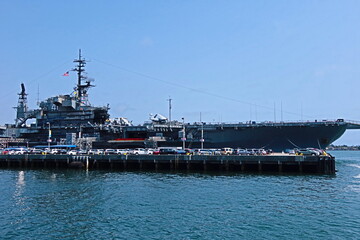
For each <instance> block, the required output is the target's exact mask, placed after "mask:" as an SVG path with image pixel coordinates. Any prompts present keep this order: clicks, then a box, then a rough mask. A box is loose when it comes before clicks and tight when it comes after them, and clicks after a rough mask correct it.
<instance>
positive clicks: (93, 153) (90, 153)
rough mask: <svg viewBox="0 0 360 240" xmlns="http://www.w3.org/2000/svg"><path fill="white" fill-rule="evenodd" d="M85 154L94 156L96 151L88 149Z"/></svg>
mask: <svg viewBox="0 0 360 240" xmlns="http://www.w3.org/2000/svg"><path fill="white" fill-rule="evenodd" d="M87 154H89V155H95V154H96V149H90V150H89V151H88V152H87Z"/></svg>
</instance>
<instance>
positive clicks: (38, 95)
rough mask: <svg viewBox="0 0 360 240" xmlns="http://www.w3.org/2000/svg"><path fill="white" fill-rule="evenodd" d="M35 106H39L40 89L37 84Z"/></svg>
mask: <svg viewBox="0 0 360 240" xmlns="http://www.w3.org/2000/svg"><path fill="white" fill-rule="evenodd" d="M36 105H38V106H39V105H40V87H39V84H38V89H37V99H36Z"/></svg>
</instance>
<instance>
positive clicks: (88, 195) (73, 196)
mask: <svg viewBox="0 0 360 240" xmlns="http://www.w3.org/2000/svg"><path fill="white" fill-rule="evenodd" d="M332 154H333V155H334V156H335V157H336V168H337V170H338V172H337V173H336V175H335V176H327V175H287V174H283V175H276V174H275V175H274V174H262V175H258V174H242V173H239V174H237V173H236V174H227V175H217V174H204V173H169V172H121V171H85V170H14V169H13V170H8V169H2V170H0V202H1V204H0V212H1V218H0V238H1V239H360V152H350V151H349V152H347V151H343V152H341V151H334V152H332Z"/></svg>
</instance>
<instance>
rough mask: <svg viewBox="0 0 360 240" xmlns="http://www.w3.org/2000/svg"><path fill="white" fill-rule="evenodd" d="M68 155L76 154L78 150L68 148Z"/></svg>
mask: <svg viewBox="0 0 360 240" xmlns="http://www.w3.org/2000/svg"><path fill="white" fill-rule="evenodd" d="M67 154H68V155H77V154H78V150H70V151H68V153H67Z"/></svg>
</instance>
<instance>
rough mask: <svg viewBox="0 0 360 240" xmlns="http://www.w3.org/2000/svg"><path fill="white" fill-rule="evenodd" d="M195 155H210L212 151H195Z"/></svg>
mask: <svg viewBox="0 0 360 240" xmlns="http://www.w3.org/2000/svg"><path fill="white" fill-rule="evenodd" d="M194 153H195V155H212V151H211V150H209V149H195V150H194Z"/></svg>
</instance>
